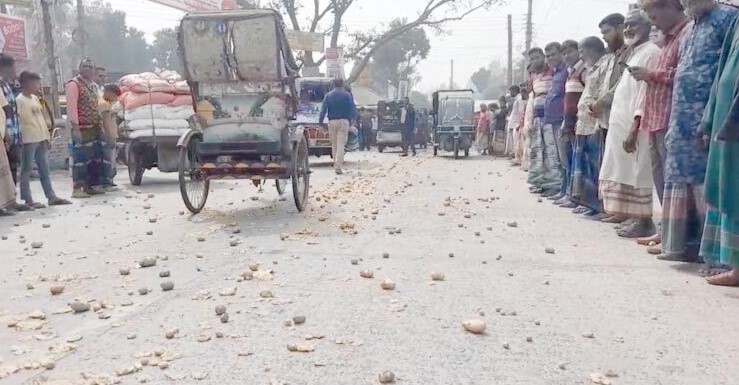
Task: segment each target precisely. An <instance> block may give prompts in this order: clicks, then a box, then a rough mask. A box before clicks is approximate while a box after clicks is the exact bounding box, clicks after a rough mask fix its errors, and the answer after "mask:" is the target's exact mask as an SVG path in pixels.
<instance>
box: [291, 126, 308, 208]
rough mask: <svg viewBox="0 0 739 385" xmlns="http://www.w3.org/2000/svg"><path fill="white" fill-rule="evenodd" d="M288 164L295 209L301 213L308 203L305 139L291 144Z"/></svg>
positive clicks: (306, 147)
mask: <svg viewBox="0 0 739 385" xmlns="http://www.w3.org/2000/svg"><path fill="white" fill-rule="evenodd" d="M290 163H291V168H292V170H291V175H290V177H291V179H292V184H293V198H295V207H297V209H298V211H300V212H303V210H305V205H306V204H307V202H308V188H309V186H310V162H309V161H308V143H307V142H306V140H305V138H303V139H302V140H301V141H300V142H298V143H293V150H292V157H291V158H290Z"/></svg>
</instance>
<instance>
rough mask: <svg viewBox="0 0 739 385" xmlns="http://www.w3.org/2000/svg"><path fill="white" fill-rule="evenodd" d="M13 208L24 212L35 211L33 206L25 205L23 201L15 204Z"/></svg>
mask: <svg viewBox="0 0 739 385" xmlns="http://www.w3.org/2000/svg"><path fill="white" fill-rule="evenodd" d="M13 210H15V211H20V212H24V211H33V210H34V209H33V207H31V206H28V205H24V204H23V203H16V204H15V205H14V206H13Z"/></svg>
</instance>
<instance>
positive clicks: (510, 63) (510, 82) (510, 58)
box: [508, 14, 513, 88]
mask: <svg viewBox="0 0 739 385" xmlns="http://www.w3.org/2000/svg"><path fill="white" fill-rule="evenodd" d="M511 86H513V16H511V15H510V14H509V15H508V87H509V88H510V87H511Z"/></svg>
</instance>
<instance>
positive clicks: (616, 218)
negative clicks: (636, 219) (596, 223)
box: [600, 215, 628, 223]
mask: <svg viewBox="0 0 739 385" xmlns="http://www.w3.org/2000/svg"><path fill="white" fill-rule="evenodd" d="M626 220H628V218H624V217H619V216H618V215H611V216H608V217H606V218H603V219H601V220H600V221H601V222H603V223H624V222H626Z"/></svg>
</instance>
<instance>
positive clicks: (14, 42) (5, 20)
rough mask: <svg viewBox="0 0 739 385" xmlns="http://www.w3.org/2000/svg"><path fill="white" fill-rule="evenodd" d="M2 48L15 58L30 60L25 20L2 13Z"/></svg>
mask: <svg viewBox="0 0 739 385" xmlns="http://www.w3.org/2000/svg"><path fill="white" fill-rule="evenodd" d="M0 50H2V53H4V54H6V55H10V56H12V57H13V58H15V60H21V61H25V60H28V48H27V47H26V22H25V20H23V19H19V18H17V17H12V16H8V15H5V14H0Z"/></svg>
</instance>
